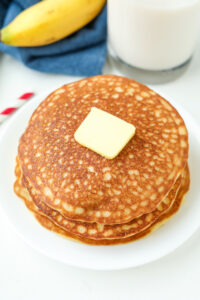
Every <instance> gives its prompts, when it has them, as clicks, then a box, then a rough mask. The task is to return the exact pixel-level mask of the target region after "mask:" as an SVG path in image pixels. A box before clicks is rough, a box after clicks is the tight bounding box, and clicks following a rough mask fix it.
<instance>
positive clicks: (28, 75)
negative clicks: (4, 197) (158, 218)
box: [0, 41, 200, 300]
mask: <svg viewBox="0 0 200 300" xmlns="http://www.w3.org/2000/svg"><path fill="white" fill-rule="evenodd" d="M105 70H106V72H111V71H112V72H116V71H115V70H111V68H110V67H109V65H108V66H107V67H106V69H105ZM72 80H76V78H72V77H68V76H60V75H49V74H41V73H38V72H36V71H32V70H29V69H28V68H26V67H24V66H23V65H22V64H20V63H19V62H17V61H15V60H13V59H12V58H10V57H9V56H7V55H2V54H1V55H0V110H1V109H3V108H5V107H7V106H8V105H9V104H12V101H13V100H14V99H16V98H17V97H18V96H19V95H21V94H22V93H23V92H26V91H34V92H35V93H36V94H38V95H39V94H40V92H43V91H49V92H50V91H51V90H54V89H55V88H56V87H58V86H60V85H62V84H64V83H66V82H70V81H72ZM151 87H152V88H153V89H155V90H156V91H158V92H159V93H160V94H162V95H164V96H166V97H167V98H168V99H169V100H170V99H173V100H175V101H177V102H178V103H180V104H181V105H182V106H183V107H184V108H186V109H187V110H188V111H189V112H190V113H191V115H193V117H194V118H195V119H196V120H198V121H199V122H200V41H199V44H198V47H197V50H196V52H195V55H194V57H193V59H192V61H191V64H190V66H189V68H188V70H187V71H186V73H185V74H184V75H183V76H182V77H180V78H179V79H177V80H176V81H173V82H170V83H167V84H162V85H152V86H151ZM0 130H1V127H0ZM0 168H1V166H0ZM0 200H1V195H0ZM199 201H200V199H199ZM199 214H200V212H199ZM122 255H123V253H122ZM199 278H200V230H199V231H198V232H196V233H195V234H194V235H193V236H192V237H191V238H190V239H189V240H188V241H187V242H186V243H185V244H184V245H182V246H181V247H180V248H179V249H177V250H176V251H175V252H173V253H172V254H170V255H168V256H166V257H165V258H162V259H160V260H159V261H156V262H153V263H150V264H148V265H145V266H142V267H138V268H135V269H129V270H124V271H114V272H95V271H88V270H83V269H78V268H72V267H68V266H67V265H63V264H61V263H58V262H56V261H53V260H51V259H49V258H47V257H45V256H43V255H41V254H39V253H37V252H36V251H35V250H33V249H31V248H30V247H29V246H27V245H26V244H25V242H24V241H23V240H21V238H19V237H18V235H16V233H15V232H14V231H13V229H12V228H11V227H10V224H9V222H8V221H7V218H6V216H5V215H4V214H3V212H2V211H1V210H0V300H18V299H19V300H32V299H34V300H35V299H37V300H40V299H45V300H46V299H48V300H55V299H62V300H63V299H70V300H74V299H77V300H79V299H87V300H90V299H92V300H97V299H98V300H100V299H105V300H106V299H109V300H110V299H116V300H118V299H124V300H126V299H137V300H146V299H148V300H151V299H152V300H157V299H159V300H160V299H162V300H165V299H166V300H169V299H171V300H173V299H174V300H175V299H176V300H177V299H181V300H189V299H191V300H193V299H194V300H198V299H200V289H199V285H200V284H199Z"/></svg>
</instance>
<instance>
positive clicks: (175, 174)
mask: <svg viewBox="0 0 200 300" xmlns="http://www.w3.org/2000/svg"><path fill="white" fill-rule="evenodd" d="M91 107H97V108H99V109H102V110H104V111H107V112H109V113H111V114H113V115H115V116H117V117H119V118H121V119H122V120H125V121H127V122H129V123H132V124H133V125H134V126H135V127H136V134H135V136H134V137H133V138H132V139H131V140H130V142H129V143H128V144H127V145H126V146H125V148H124V149H123V150H122V151H121V152H120V153H119V155H118V156H117V157H115V158H114V159H111V160H109V159H106V158H104V157H102V156H100V155H99V154H97V153H95V152H93V151H91V150H89V149H88V148H85V147H83V146H81V145H80V144H78V143H77V142H76V141H75V139H74V133H75V131H76V130H77V128H78V127H79V126H80V124H81V123H82V121H83V120H84V119H85V118H86V116H87V115H88V113H89V112H90V110H91ZM187 159H188V134H187V129H186V127H185V124H184V121H183V119H182V118H181V116H180V115H179V114H178V112H177V111H176V109H175V108H174V107H173V106H172V105H171V104H169V102H167V101H166V100H165V99H163V98H162V97H161V96H159V95H158V94H156V93H155V92H153V91H152V90H150V89H149V88H148V87H146V86H144V85H142V84H140V83H138V82H135V81H133V80H131V79H128V78H124V77H118V76H113V75H104V76H96V77H92V78H88V79H84V80H81V81H78V82H74V83H71V84H68V85H65V86H63V87H62V88H60V89H58V90H56V91H55V92H53V93H52V94H51V95H49V96H48V97H47V98H46V99H45V100H44V101H43V102H42V103H41V104H40V105H39V107H38V108H37V109H36V111H35V112H34V113H33V115H32V117H31V119H30V121H29V124H28V127H27V129H26V131H25V133H24V134H23V135H22V137H21V139H20V142H19V148H18V156H17V165H16V170H15V171H16V172H15V173H16V177H17V180H16V182H15V186H14V190H15V192H16V194H17V195H18V196H20V197H21V198H23V199H24V201H25V204H26V206H27V207H28V208H29V209H30V210H31V211H32V212H33V213H34V215H35V216H36V218H37V220H38V221H39V222H40V223H41V224H42V225H43V226H45V227H46V228H48V229H50V230H53V231H55V232H58V233H61V234H63V235H65V236H68V237H72V238H75V239H78V240H81V241H83V242H86V243H90V244H115V243H122V242H127V241H131V240H135V239H137V238H139V237H141V236H144V235H146V234H147V233H150V232H152V230H153V229H155V228H157V227H158V225H159V224H162V223H163V222H164V221H165V220H166V219H167V218H169V217H170V216H171V215H172V214H174V213H175V212H176V211H177V210H178V208H179V206H180V204H181V202H182V199H183V197H184V195H185V193H186V192H187V191H188V189H189V170H188V166H187Z"/></svg>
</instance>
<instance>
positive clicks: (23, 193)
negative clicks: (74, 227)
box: [14, 166, 190, 245]
mask: <svg viewBox="0 0 200 300" xmlns="http://www.w3.org/2000/svg"><path fill="white" fill-rule="evenodd" d="M16 177H17V178H18V180H16V182H15V188H14V189H15V192H16V194H18V195H19V197H21V198H23V199H24V202H25V204H26V206H27V207H28V208H29V209H30V210H31V211H32V212H34V215H35V217H36V219H37V220H38V221H39V222H40V224H41V225H43V226H44V227H46V228H47V229H49V230H52V231H54V232H56V233H59V234H61V235H63V236H65V237H67V238H72V239H75V240H79V241H81V242H84V243H87V244H92V245H112V244H119V243H126V242H131V241H135V240H137V239H139V238H141V237H144V236H146V235H147V234H150V233H151V232H152V231H154V230H155V229H157V228H158V227H160V225H162V224H163V223H164V222H165V221H166V220H167V219H168V218H169V217H171V216H172V215H173V214H174V213H176V212H177V211H178V209H179V207H180V205H181V203H182V200H183V198H184V195H185V194H186V192H187V191H188V189H189V184H190V176H189V169H188V166H186V168H185V170H184V172H183V174H182V177H181V178H182V179H181V186H180V188H179V190H178V192H177V195H176V198H175V201H173V204H172V205H171V206H170V207H169V209H168V210H167V211H164V213H162V214H161V215H160V216H159V217H158V218H157V219H155V220H154V222H153V223H152V224H151V225H150V226H149V227H148V228H146V229H143V230H141V231H140V232H139V233H137V234H134V235H132V236H129V237H125V238H118V239H104V240H103V239H101V240H94V239H88V238H86V237H84V236H78V235H75V234H73V233H72V232H68V231H67V230H66V229H63V228H62V227H59V226H57V225H56V224H55V223H54V222H52V221H51V220H50V219H49V218H48V217H46V216H44V215H43V212H42V211H41V210H40V209H38V208H37V206H36V205H34V203H33V201H32V199H31V197H30V196H29V193H28V191H27V189H26V188H24V187H22V186H21V184H20V169H19V167H16ZM114 226H115V225H114Z"/></svg>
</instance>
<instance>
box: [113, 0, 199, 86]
mask: <svg viewBox="0 0 200 300" xmlns="http://www.w3.org/2000/svg"><path fill="white" fill-rule="evenodd" d="M199 29H200V0H108V36H109V43H108V44H109V46H108V48H109V53H110V55H111V56H112V57H113V58H114V59H115V60H116V61H117V62H118V64H121V65H122V68H123V70H124V72H125V71H126V72H129V76H130V74H132V76H133V77H134V78H136V77H138V76H139V77H144V78H143V81H149V80H150V81H152V80H153V81H155V82H156V81H158V82H159V81H160V80H162V78H163V74H164V75H166V80H170V78H171V77H173V75H172V73H173V72H177V71H178V72H180V69H182V68H185V67H186V65H187V62H188V61H189V60H190V58H191V57H192V54H193V52H194V49H195V45H196V41H197V38H198V36H199ZM199 37H200V36H199ZM136 79H138V78H136ZM139 79H140V80H141V78H139Z"/></svg>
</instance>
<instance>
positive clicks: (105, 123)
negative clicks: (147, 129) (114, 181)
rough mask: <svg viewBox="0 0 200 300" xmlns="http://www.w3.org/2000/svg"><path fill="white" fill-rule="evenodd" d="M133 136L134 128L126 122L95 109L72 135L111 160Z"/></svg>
mask: <svg viewBox="0 0 200 300" xmlns="http://www.w3.org/2000/svg"><path fill="white" fill-rule="evenodd" d="M134 134H135V127H134V126H133V125H132V124H130V123H127V122H126V121H124V120H122V119H120V118H118V117H115V116H113V115H112V114H110V113H108V112H105V111H103V110H101V109H98V108H96V107H92V108H91V111H90V113H89V114H88V115H87V117H86V118H85V119H84V121H83V122H82V123H81V125H80V126H79V128H78V129H77V130H76V132H75V134H74V138H75V140H76V141H77V142H78V143H79V144H81V145H82V146H85V147H87V148H89V149H91V150H93V151H95V152H96V153H98V154H100V155H102V156H104V157H106V158H108V159H112V158H114V157H116V156H117V155H118V154H119V152H120V151H121V150H122V149H123V148H124V147H125V145H126V144H127V143H128V142H129V141H130V139H131V138H132V137H133V135H134Z"/></svg>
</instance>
